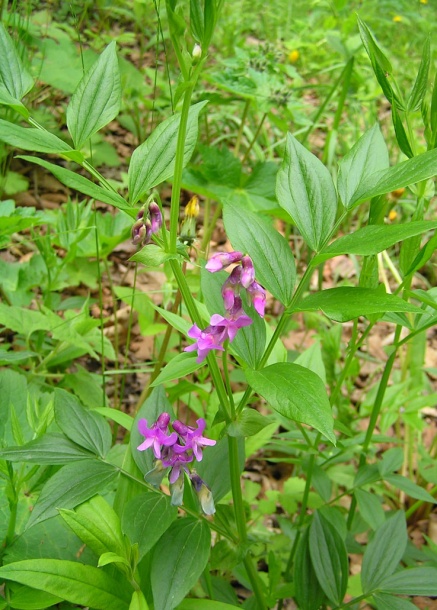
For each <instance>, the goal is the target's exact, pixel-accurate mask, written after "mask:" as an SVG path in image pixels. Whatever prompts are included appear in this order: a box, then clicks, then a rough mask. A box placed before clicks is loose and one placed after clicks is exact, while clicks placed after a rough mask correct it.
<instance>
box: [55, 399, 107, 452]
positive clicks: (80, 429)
mask: <svg viewBox="0 0 437 610" xmlns="http://www.w3.org/2000/svg"><path fill="white" fill-rule="evenodd" d="M55 419H56V423H57V424H58V426H59V427H60V428H61V430H62V432H63V433H64V434H65V435H66V436H68V438H69V439H71V440H72V441H73V442H74V443H77V444H78V445H80V446H81V447H84V448H85V449H88V450H89V451H92V452H93V453H96V454H97V455H99V456H100V457H102V458H104V457H105V456H106V454H107V453H108V451H109V449H110V448H111V444H112V434H111V428H110V427H109V424H108V422H107V421H106V420H105V419H104V418H103V417H102V416H101V415H98V414H97V413H94V411H91V410H90V409H85V408H84V407H82V405H81V404H80V402H79V400H78V399H77V398H76V397H75V396H73V394H70V393H69V392H65V391H64V390H59V389H56V390H55Z"/></svg>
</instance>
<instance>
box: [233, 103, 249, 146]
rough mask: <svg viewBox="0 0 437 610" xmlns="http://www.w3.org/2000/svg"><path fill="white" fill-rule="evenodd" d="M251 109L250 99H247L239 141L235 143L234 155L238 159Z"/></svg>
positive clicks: (239, 130)
mask: <svg viewBox="0 0 437 610" xmlns="http://www.w3.org/2000/svg"><path fill="white" fill-rule="evenodd" d="M249 108H250V99H247V100H246V103H245V104H244V110H243V116H242V117H241V123H240V128H239V129H238V134H237V140H236V142H235V149H234V155H235V156H236V157H238V153H239V152H240V146H241V138H242V137H243V130H244V125H245V123H246V118H247V113H248V112H249Z"/></svg>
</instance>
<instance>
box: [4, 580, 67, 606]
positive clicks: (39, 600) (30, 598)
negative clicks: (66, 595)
mask: <svg viewBox="0 0 437 610" xmlns="http://www.w3.org/2000/svg"><path fill="white" fill-rule="evenodd" d="M59 602H62V597H58V596H57V595H52V594H51V593H46V592H45V591H38V589H33V588H32V587H25V586H24V585H23V586H20V588H19V589H18V591H14V593H13V594H12V595H11V596H10V600H9V606H8V608H9V607H10V608H17V609H18V610H45V609H46V608H49V607H50V606H54V605H55V604H59ZM1 607H2V606H1V598H0V608H1Z"/></svg>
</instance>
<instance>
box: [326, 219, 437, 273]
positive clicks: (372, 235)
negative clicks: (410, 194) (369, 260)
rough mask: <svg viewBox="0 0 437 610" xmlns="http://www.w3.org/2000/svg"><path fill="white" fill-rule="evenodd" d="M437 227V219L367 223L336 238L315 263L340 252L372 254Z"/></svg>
mask: <svg viewBox="0 0 437 610" xmlns="http://www.w3.org/2000/svg"><path fill="white" fill-rule="evenodd" d="M436 228H437V221H431V220H430V221H427V220H416V221H413V222H409V223H408V224H404V225H367V226H366V227H363V228H362V229H358V231H355V232H354V233H351V234H350V235H345V236H344V237H340V238H339V239H336V240H335V241H334V242H332V244H330V245H329V246H327V247H326V248H324V249H323V250H322V252H321V253H320V254H318V255H317V256H316V257H315V258H314V265H317V264H319V263H322V262H323V261H325V260H327V259H328V258H332V257H333V256H338V255H340V254H358V255H361V256H370V255H372V254H377V253H378V252H382V251H383V250H387V248H390V247H391V246H393V245H394V244H396V243H398V242H400V241H403V240H404V239H408V238H409V237H414V236H415V235H422V233H426V232H427V231H430V230H432V229H436Z"/></svg>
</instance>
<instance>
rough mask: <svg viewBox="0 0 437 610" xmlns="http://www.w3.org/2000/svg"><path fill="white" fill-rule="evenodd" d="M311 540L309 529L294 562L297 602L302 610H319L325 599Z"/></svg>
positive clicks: (304, 534)
mask: <svg viewBox="0 0 437 610" xmlns="http://www.w3.org/2000/svg"><path fill="white" fill-rule="evenodd" d="M309 539H310V531H309V528H307V529H306V530H305V532H304V533H303V534H302V536H301V539H300V540H299V544H298V547H297V551H296V559H295V562H294V583H295V587H296V601H297V602H298V604H299V608H300V609H301V610H317V609H318V608H320V606H321V605H322V603H323V600H324V599H325V594H324V592H323V589H322V588H321V587H320V584H319V581H318V580H317V576H316V572H315V570H314V567H313V564H312V561H311V555H310V547H309Z"/></svg>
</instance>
